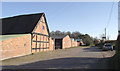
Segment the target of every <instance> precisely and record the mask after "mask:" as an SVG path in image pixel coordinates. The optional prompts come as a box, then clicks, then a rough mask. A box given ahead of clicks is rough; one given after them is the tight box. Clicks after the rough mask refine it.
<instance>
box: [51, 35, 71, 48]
mask: <svg viewBox="0 0 120 71" xmlns="http://www.w3.org/2000/svg"><path fill="white" fill-rule="evenodd" d="M51 37H52V39H53V40H54V43H55V47H54V49H65V48H69V47H71V39H70V37H69V35H52V36H51Z"/></svg>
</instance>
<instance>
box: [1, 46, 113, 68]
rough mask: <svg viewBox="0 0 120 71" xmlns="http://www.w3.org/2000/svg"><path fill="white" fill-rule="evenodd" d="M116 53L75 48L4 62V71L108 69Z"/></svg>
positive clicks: (95, 48)
mask: <svg viewBox="0 0 120 71" xmlns="http://www.w3.org/2000/svg"><path fill="white" fill-rule="evenodd" d="M114 54H115V51H102V50H101V49H98V47H83V48H80V47H75V48H70V49H63V50H56V51H49V52H40V53H35V54H33V55H28V56H23V57H18V58H13V59H8V60H4V61H3V62H2V64H3V69H108V65H107V60H108V59H109V58H110V57H112V56H113V55H114Z"/></svg>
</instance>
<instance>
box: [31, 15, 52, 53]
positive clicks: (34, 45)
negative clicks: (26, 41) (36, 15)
mask: <svg viewBox="0 0 120 71" xmlns="http://www.w3.org/2000/svg"><path fill="white" fill-rule="evenodd" d="M33 32H35V33H41V34H44V35H48V30H47V26H46V24H45V19H44V16H42V17H41V19H40V20H39V22H38V25H37V27H36V29H35V30H34V31H33ZM33 40H34V41H42V42H37V43H36V42H32V48H40V49H33V50H32V53H35V52H42V51H48V50H50V48H51V47H50V42H52V41H51V40H50V38H49V37H47V36H43V35H37V34H34V35H33ZM44 42H49V43H44ZM48 47H49V48H48Z"/></svg>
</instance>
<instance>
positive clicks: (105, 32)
mask: <svg viewBox="0 0 120 71" xmlns="http://www.w3.org/2000/svg"><path fill="white" fill-rule="evenodd" d="M105 40H106V28H105Z"/></svg>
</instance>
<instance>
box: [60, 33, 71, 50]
mask: <svg viewBox="0 0 120 71" xmlns="http://www.w3.org/2000/svg"><path fill="white" fill-rule="evenodd" d="M62 47H63V49H64V48H69V47H71V39H70V37H69V36H68V35H67V36H66V37H64V38H63V40H62Z"/></svg>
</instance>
